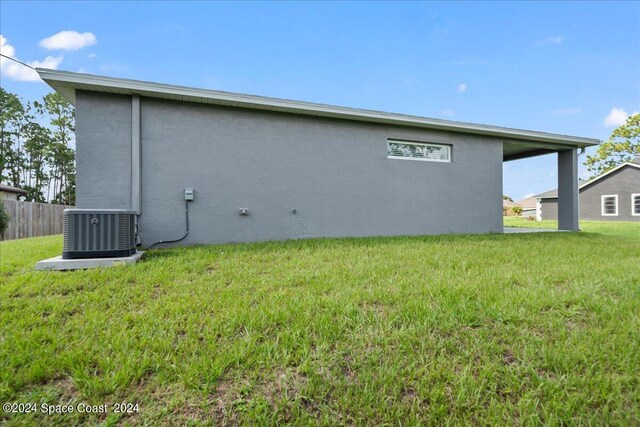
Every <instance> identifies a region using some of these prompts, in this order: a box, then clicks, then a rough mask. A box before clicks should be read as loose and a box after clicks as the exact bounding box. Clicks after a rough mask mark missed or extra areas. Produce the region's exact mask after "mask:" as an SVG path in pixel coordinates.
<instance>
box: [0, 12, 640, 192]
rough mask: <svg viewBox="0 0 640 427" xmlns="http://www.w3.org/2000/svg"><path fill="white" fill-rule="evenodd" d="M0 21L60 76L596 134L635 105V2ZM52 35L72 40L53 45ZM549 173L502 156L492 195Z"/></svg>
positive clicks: (11, 16) (31, 94)
mask: <svg viewBox="0 0 640 427" xmlns="http://www.w3.org/2000/svg"><path fill="white" fill-rule="evenodd" d="M0 12H1V13H0V16H1V18H0V28H1V32H2V36H3V38H4V39H3V47H2V49H3V53H5V52H8V51H9V49H11V52H12V55H15V57H17V58H18V59H20V60H22V61H39V62H40V63H43V62H44V63H45V64H49V65H55V66H57V68H59V69H63V70H69V71H82V72H87V73H93V74H102V75H110V76H115V77H126V78H135V79H141V80H150V81H157V82H163V83H173V84H181V85H187V86H195V87H203V88H211V89H220V90H227V91H233V92H244V93H251V94H257V95H267V96H274V97H281V98H290V99H297V100H304V101H313V102H321V103H328V104H335V105H343V106H350V107H360V108H369V109H376V110H383V111H391V112H398V113H408V114H415V115H422V116H428V117H437V118H446V119H452V120H461V121H468V122H476V123H485V124H493V125H501V126H509V127H516V128H524V129H533V130H541V131H548V132H557V133H563V134H571V135H579V136H588V137H594V138H600V139H606V138H607V137H608V136H609V135H610V133H611V131H612V130H613V129H614V128H615V123H619V122H620V121H621V120H623V119H624V115H625V113H627V114H630V113H632V112H634V111H640V3H638V2H619V3H617V2H601V3H599V2H586V3H577V2H558V3H556V2H542V3H539V2H523V3H506V2H496V3H477V2H472V3H462V2H453V3H432V2H429V3H414V2H407V3H385V2H372V3H366V2H354V3H339V2H327V3H309V2H299V3H295V2H286V3H204V2H194V3H189V2H180V3H177V2H176V3H172V2H158V3H151V2H137V3H125V2H115V3H108V2H95V3H88V2H87V3H79V2H78V3H38V2H2V3H0ZM61 31H74V32H78V33H79V34H77V35H72V36H73V37H71V36H70V37H63V36H64V34H63V36H57V37H54V38H51V36H54V35H56V34H58V33H59V32H61ZM85 33H90V34H85ZM67 35H68V34H67ZM74 37H75V38H74ZM83 45H84V47H82V46H83ZM47 57H49V58H48V59H47ZM8 67H9V65H7V62H6V61H3V63H2V71H3V72H2V86H3V87H4V88H5V89H7V90H9V91H11V92H15V93H18V94H19V95H20V96H22V97H23V99H25V100H31V99H36V98H38V97H41V96H42V95H44V94H45V93H47V92H48V91H49V88H48V86H46V85H45V84H44V83H42V82H38V81H18V80H16V79H21V78H28V77H29V76H24V75H22V74H20V73H21V72H19V71H15V69H13V71H11V70H9V68H8ZM582 159H584V158H582ZM555 172H556V164H555V158H554V156H543V157H538V158H533V159H526V160H520V161H516V162H510V163H506V164H505V165H504V191H505V193H506V194H509V195H511V196H512V197H514V198H516V199H518V198H521V197H523V196H524V195H526V194H528V193H537V192H542V191H545V190H548V189H551V188H554V187H556V175H555ZM582 175H583V176H584V175H585V172H584V170H583V171H582Z"/></svg>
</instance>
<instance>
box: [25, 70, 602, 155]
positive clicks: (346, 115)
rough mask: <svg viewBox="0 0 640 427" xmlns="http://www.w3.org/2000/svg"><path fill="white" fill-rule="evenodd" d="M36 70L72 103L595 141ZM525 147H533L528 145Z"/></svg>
mask: <svg viewBox="0 0 640 427" xmlns="http://www.w3.org/2000/svg"><path fill="white" fill-rule="evenodd" d="M37 71H38V74H39V75H40V77H41V78H42V80H44V81H45V82H47V84H49V85H50V86H51V87H52V88H54V89H55V90H56V91H57V92H59V93H60V94H61V95H62V96H64V97H65V98H66V99H67V100H68V101H69V102H71V103H72V104H75V101H76V91H77V90H84V91H94V92H107V93H115V94H122V95H133V94H137V95H140V96H145V97H152V98H161V99H169V100H175V101H188V102H196V103H205V104H215V105H224V106H229V107H238V108H250V109H259V110H268V111H277V112H284V113H293V114H303V115H311V116H321V117H330V118H337V119H346V120H356V121H364V122H374V123H385V124H393V125H401V126H412V127H425V128H430V129H439V130H445V131H452V132H463V133H471V134H476V135H488V136H494V137H499V138H503V139H504V140H505V141H520V142H529V143H538V145H537V147H536V148H537V149H538V150H539V149H540V148H545V147H548V148H549V149H558V148H560V149H561V148H572V147H578V148H582V147H587V146H591V145H596V144H598V143H599V142H600V141H599V140H598V139H593V138H583V137H577V136H569V135H559V134H553V133H546V132H536V131H530V130H521V129H512V128H506V127H499V126H489V125H480V124H473V123H465V122H456V121H451V120H440V119H432V118H427V117H419V116H411V115H405V114H393V113H385V112H381V111H372V110H361V109H356V108H347V107H337V106H333V105H325V104H316V103H311V102H301V101H292V100H288V99H279V98H268V97H264V96H255V95H245V94H239V93H231V92H223V91H218V90H208V89H196V88H191V87H185V86H175V85H168V84H161V83H152V82H145V81H139V80H129V79H120V78H114V77H104V76H96V75H92V74H81V73H71V72H68V71H58V70H49V69H43V68H38V69H37ZM531 151H532V152H533V151H534V150H533V148H532V149H531Z"/></svg>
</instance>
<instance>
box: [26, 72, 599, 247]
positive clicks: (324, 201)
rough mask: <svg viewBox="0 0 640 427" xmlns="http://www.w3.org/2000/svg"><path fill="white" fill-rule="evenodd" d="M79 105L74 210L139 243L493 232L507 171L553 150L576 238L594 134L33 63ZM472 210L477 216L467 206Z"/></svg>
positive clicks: (563, 223)
mask: <svg viewBox="0 0 640 427" xmlns="http://www.w3.org/2000/svg"><path fill="white" fill-rule="evenodd" d="M38 73H39V74H40V76H41V78H42V79H43V80H44V81H45V82H47V83H48V84H49V85H50V86H51V87H52V88H54V89H55V90H56V91H58V92H59V93H60V94H61V95H62V96H64V97H65V98H66V99H68V100H69V101H70V102H71V103H72V104H73V105H75V107H76V147H77V207H78V208H96V209H97V208H112V209H131V210H134V211H136V212H137V213H138V223H139V225H140V229H141V230H142V241H143V246H147V245H149V244H151V243H152V242H156V241H158V240H161V239H163V240H166V239H171V238H175V237H179V236H181V235H182V234H183V233H184V232H185V201H184V200H185V193H184V192H185V189H194V194H195V196H194V200H193V201H191V202H188V203H187V206H188V209H189V215H190V216H189V225H190V233H189V235H188V237H187V238H186V239H185V240H183V241H182V242H181V243H182V244H198V243H213V242H241V241H264V240H280V239H291V238H307V237H323V236H389V235H420V234H442V233H501V232H502V231H503V228H502V194H503V192H502V163H503V161H509V160H514V159H519V158H524V157H529V156H536V155H541V154H548V153H556V152H557V153H558V176H559V180H558V183H559V188H560V195H559V211H560V224H559V227H560V228H561V229H567V230H578V179H577V154H578V150H580V149H583V148H584V147H587V146H591V145H595V144H597V143H598V142H599V141H598V140H596V139H591V138H581V137H573V136H566V135H557V134H550V133H544V132H534V131H526V130H518V129H509V128H503V127H497V126H487V125H476V124H469V123H461V122H454V121H447V120H436V119H430V118H424V117H416V116H408V115H401V114H391V113H384V112H378V111H369V110H360V109H353V108H344V107H335V106H330V105H322V104H313V103H308V102H298V101H291V100H284V99H275V98H267V97H260V96H251V95H243V94H235V93H229V92H221V91H214V90H203V89H194V88H189V87H181V86H173V85H166V84H158V83H150V82H143V81H135V80H127V79H119V78H111V77H102V76H94V75H88V74H78V73H70V72H64V71H56V70H46V69H38ZM469 205H472V206H474V207H475V208H474V209H473V210H470V209H468V206H469Z"/></svg>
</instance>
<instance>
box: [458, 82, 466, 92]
mask: <svg viewBox="0 0 640 427" xmlns="http://www.w3.org/2000/svg"><path fill="white" fill-rule="evenodd" d="M466 90H467V85H466V84H464V83H460V84H459V85H458V93H463V92H465V91H466Z"/></svg>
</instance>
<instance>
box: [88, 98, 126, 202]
mask: <svg viewBox="0 0 640 427" xmlns="http://www.w3.org/2000/svg"><path fill="white" fill-rule="evenodd" d="M76 205H77V207H78V208H81V209H84V208H101V209H131V97H128V96H117V95H111V94H105V93H91V94H88V93H86V92H80V91H78V93H77V96H76Z"/></svg>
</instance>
